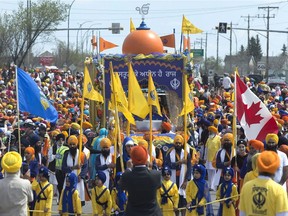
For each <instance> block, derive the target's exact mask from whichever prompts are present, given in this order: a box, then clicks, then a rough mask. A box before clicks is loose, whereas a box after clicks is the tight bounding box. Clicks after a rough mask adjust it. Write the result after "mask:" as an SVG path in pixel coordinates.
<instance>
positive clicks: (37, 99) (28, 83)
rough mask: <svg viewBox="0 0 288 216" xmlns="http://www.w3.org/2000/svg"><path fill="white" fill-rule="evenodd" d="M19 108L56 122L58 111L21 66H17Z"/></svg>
mask: <svg viewBox="0 0 288 216" xmlns="http://www.w3.org/2000/svg"><path fill="white" fill-rule="evenodd" d="M17 79H18V100H19V110H20V111H23V112H29V113H31V114H33V115H36V116H39V117H41V118H43V119H45V120H48V121H50V122H56V121H57V119H58V112H57V110H56V109H55V107H54V106H52V104H51V103H50V101H49V100H48V99H47V97H46V96H45V94H44V93H43V92H42V91H41V89H40V88H39V87H38V86H37V84H36V83H35V81H34V80H33V79H32V78H31V77H30V76H29V75H28V74H27V73H26V72H25V71H23V70H22V69H21V68H17Z"/></svg>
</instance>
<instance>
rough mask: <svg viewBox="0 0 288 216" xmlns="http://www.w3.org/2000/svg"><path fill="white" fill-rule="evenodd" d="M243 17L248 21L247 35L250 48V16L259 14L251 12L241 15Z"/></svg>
mask: <svg viewBox="0 0 288 216" xmlns="http://www.w3.org/2000/svg"><path fill="white" fill-rule="evenodd" d="M241 18H245V19H247V22H248V28H247V36H248V40H247V48H248V50H249V48H250V18H257V16H250V14H248V16H241Z"/></svg>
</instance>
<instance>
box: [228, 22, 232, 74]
mask: <svg viewBox="0 0 288 216" xmlns="http://www.w3.org/2000/svg"><path fill="white" fill-rule="evenodd" d="M228 29H229V28H228ZM230 72H231V73H232V22H230Z"/></svg>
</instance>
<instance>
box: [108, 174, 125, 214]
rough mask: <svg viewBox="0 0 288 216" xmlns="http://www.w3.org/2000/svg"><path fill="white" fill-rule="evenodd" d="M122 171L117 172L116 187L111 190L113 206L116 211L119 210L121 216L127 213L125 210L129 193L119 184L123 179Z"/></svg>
mask: <svg viewBox="0 0 288 216" xmlns="http://www.w3.org/2000/svg"><path fill="white" fill-rule="evenodd" d="M121 176H122V172H118V173H116V177H115V187H114V188H113V189H112V191H111V199H112V207H113V209H114V211H117V212H118V215H119V216H123V215H125V213H124V211H125V208H126V204H127V195H126V192H125V191H123V190H122V189H121V188H120V186H119V181H120V179H121Z"/></svg>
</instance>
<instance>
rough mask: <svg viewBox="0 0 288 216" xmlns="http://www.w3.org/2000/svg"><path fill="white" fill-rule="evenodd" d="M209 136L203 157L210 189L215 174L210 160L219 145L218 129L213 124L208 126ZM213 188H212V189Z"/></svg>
mask: <svg viewBox="0 0 288 216" xmlns="http://www.w3.org/2000/svg"><path fill="white" fill-rule="evenodd" d="M208 131H209V137H208V139H207V142H206V148H205V159H206V163H205V166H206V169H207V174H208V186H209V188H210V189H212V182H214V177H215V174H216V169H215V167H213V165H212V161H213V159H214V157H215V154H216V153H217V151H218V150H219V149H220V147H221V137H220V136H219V135H218V129H217V128H216V127H214V126H209V127H208ZM214 189H215V188H213V190H214Z"/></svg>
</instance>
